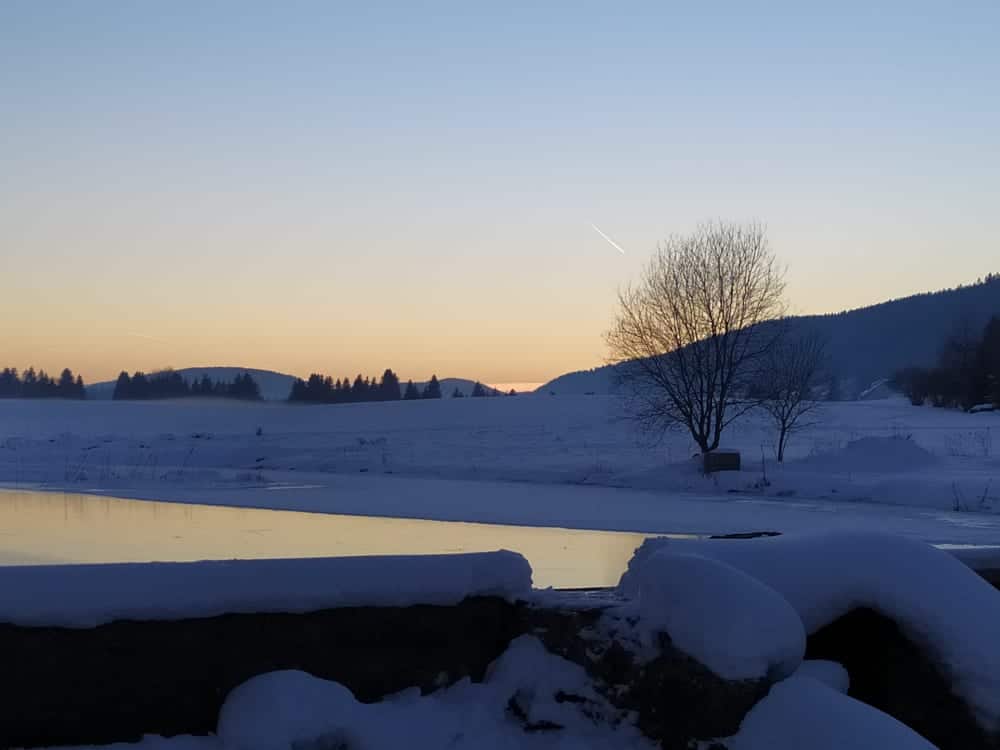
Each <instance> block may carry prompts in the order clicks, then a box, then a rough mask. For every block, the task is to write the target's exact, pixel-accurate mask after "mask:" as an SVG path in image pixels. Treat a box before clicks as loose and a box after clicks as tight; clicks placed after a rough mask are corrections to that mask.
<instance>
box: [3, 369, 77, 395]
mask: <svg viewBox="0 0 1000 750" xmlns="http://www.w3.org/2000/svg"><path fill="white" fill-rule="evenodd" d="M86 397H87V391H86V388H85V386H84V384H83V378H82V377H80V376H79V375H77V376H76V377H74V376H73V371H72V370H70V369H69V368H68V367H67V368H66V369H64V370H63V371H62V373H61V374H60V375H59V378H58V379H56V378H53V377H51V376H50V375H48V374H47V373H46V372H45V370H39V371H38V372H35V368H34V367H29V368H28V369H27V370H25V371H24V373H23V374H22V373H18V371H17V368H16V367H5V368H4V369H3V371H2V372H0V398H75V399H82V398H86Z"/></svg>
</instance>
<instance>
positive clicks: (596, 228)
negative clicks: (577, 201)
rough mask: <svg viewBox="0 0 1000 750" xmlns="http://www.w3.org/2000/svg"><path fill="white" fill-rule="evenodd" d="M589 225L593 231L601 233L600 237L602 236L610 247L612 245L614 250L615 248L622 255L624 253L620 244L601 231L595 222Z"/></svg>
mask: <svg viewBox="0 0 1000 750" xmlns="http://www.w3.org/2000/svg"><path fill="white" fill-rule="evenodd" d="M590 226H591V227H593V229H594V231H595V232H597V233H598V234H599V235H601V237H603V238H604V240H605V242H607V243H608V244H609V245H611V247H613V248H614V249H615V250H617V251H618V252H620V253H621V254H622V255H624V254H625V251H624V250H623V249H622V246H621V245H619V244H618V243H617V242H615V241H614V240H613V239H611V238H610V237H608V235H606V234H605V233H604V232H602V231H601V230H600V228H599V227H598V226H597V224H591V225H590Z"/></svg>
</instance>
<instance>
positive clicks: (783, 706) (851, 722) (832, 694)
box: [726, 677, 934, 750]
mask: <svg viewBox="0 0 1000 750" xmlns="http://www.w3.org/2000/svg"><path fill="white" fill-rule="evenodd" d="M726 745H727V746H728V747H729V750H802V749H803V748H809V750H844V748H852V750H887V748H891V750H934V745H932V744H931V743H929V742H928V741H927V740H925V739H924V738H923V737H921V736H920V735H918V734H917V733H916V732H914V731H913V730H912V729H910V728H908V727H906V726H905V725H903V724H901V723H900V722H898V721H896V720H895V719H893V718H892V717H891V716H888V715H887V714H884V713H882V712H881V711H877V710H876V709H874V708H872V707H871V706H867V705H865V704H864V703H861V702H859V701H856V700H854V699H853V698H848V697H847V696H846V695H842V694H841V693H839V692H838V691H836V690H834V689H832V688H830V687H828V686H827V685H824V684H823V683H821V682H819V681H817V680H814V679H813V678H811V677H791V678H789V679H787V680H785V681H783V682H780V683H778V684H777V685H775V686H774V687H772V688H771V692H770V693H768V695H767V697H766V698H764V700H762V701H761V702H760V703H758V704H757V705H756V706H754V707H753V708H752V709H751V710H750V713H749V714H747V716H746V718H745V719H744V720H743V724H742V725H741V726H740V731H739V733H737V734H736V736H734V737H732V738H730V739H729V740H728V741H727V742H726Z"/></svg>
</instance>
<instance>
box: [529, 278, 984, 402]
mask: <svg viewBox="0 0 1000 750" xmlns="http://www.w3.org/2000/svg"><path fill="white" fill-rule="evenodd" d="M991 315H1000V277H998V276H992V277H989V278H988V279H987V280H986V281H981V282H977V283H975V284H971V285H969V286H960V287H958V288H956V289H946V290H943V291H940V292H928V293H926V294H916V295H913V296H912V297H904V298H901V299H894V300H889V301H887V302H882V303H879V304H877V305H871V306H869V307H862V308H858V309H856V310H848V311H845V312H841V313H834V314H831V315H804V316H799V317H794V318H791V319H790V321H791V323H792V325H793V326H794V327H795V329H797V330H799V331H803V332H806V331H810V332H812V331H815V332H817V333H819V334H820V335H822V336H823V337H824V338H825V339H826V340H827V351H828V353H829V355H830V360H831V367H832V369H833V371H834V373H835V374H836V375H837V377H838V378H839V379H840V381H841V389H842V392H843V394H844V396H845V398H853V397H856V396H858V395H859V394H861V393H862V392H863V391H865V390H866V389H868V388H869V387H870V386H871V385H872V384H873V383H875V382H876V381H878V380H881V379H883V378H887V377H889V376H890V375H891V374H892V373H893V372H894V371H895V370H898V369H899V368H901V367H906V366H907V365H922V366H926V365H930V364H932V363H933V362H934V361H935V359H936V358H937V355H938V352H939V351H940V349H941V345H942V344H943V342H944V340H945V339H946V338H947V337H948V336H949V335H951V334H952V333H955V332H957V331H959V330H961V329H962V328H965V327H967V328H968V329H969V330H970V331H973V332H975V334H976V335H978V334H979V333H980V332H981V331H982V329H983V326H985V325H986V321H987V320H989V318H990V316H991ZM614 391H615V382H614V368H613V367H611V366H605V367H598V368H595V369H593V370H583V371H579V372H571V373H567V374H565V375H560V376H559V377H557V378H555V379H553V380H551V381H549V382H548V383H546V384H545V385H543V386H541V387H540V388H539V389H538V392H540V393H550V392H552V393H557V394H585V393H602V394H606V393H613V392H614Z"/></svg>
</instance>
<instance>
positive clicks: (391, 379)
mask: <svg viewBox="0 0 1000 750" xmlns="http://www.w3.org/2000/svg"><path fill="white" fill-rule="evenodd" d="M511 393H512V394H513V391H512V392H511ZM464 395H465V394H463V393H462V392H461V391H460V390H459V389H458V388H457V387H456V388H455V389H454V391H452V394H451V396H452V398H463V397H464ZM470 395H471V396H473V397H475V398H480V397H484V396H490V395H496V392H495V391H492V390H490V391H488V390H487V389H486V388H485V387H484V386H483V384H482V383H480V382H479V381H476V383H475V385H474V386H473V387H472V393H471V394H470ZM443 396H444V394H443V393H442V390H441V381H439V380H438V377H437V375H431V379H430V380H429V381H427V383H425V384H424V386H423V388H419V387H418V386H417V385H416V384H415V383H414V382H413V381H412V380H408V381H406V385H405V386H404V385H402V384H401V382H400V380H399V376H398V375H397V374H396V373H395V372H393V371H392V370H391V369H386V371H385V372H383V373H382V377H381V378H375V377H373V376H372V377H363V376H361V375H360V374H359V375H357V376H356V377H355V378H354V380H353V381H352V380H351V379H350V378H343V379H341V378H337V379H336V380H334V379H333V378H332V377H331V376H329V375H323V374H321V373H316V372H314V373H313V374H312V375H310V376H309V377H308V378H307V379H305V380H303V379H302V378H298V379H296V380H295V382H294V383H293V384H292V389H291V392H290V393H289V394H288V400H289V401H294V402H300V403H311V404H357V403H362V402H370V401H416V400H419V399H436V398H443Z"/></svg>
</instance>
